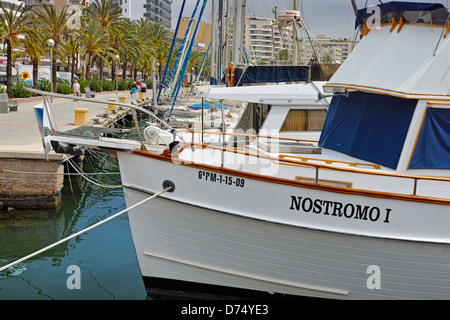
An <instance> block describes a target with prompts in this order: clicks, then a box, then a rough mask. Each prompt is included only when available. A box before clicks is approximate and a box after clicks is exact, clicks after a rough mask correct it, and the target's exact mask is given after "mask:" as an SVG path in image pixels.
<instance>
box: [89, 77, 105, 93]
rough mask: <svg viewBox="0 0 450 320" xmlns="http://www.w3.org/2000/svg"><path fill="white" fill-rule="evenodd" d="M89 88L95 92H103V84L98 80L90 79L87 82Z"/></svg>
mask: <svg viewBox="0 0 450 320" xmlns="http://www.w3.org/2000/svg"><path fill="white" fill-rule="evenodd" d="M89 88H91V90H92V91H95V92H101V91H103V83H102V82H101V81H100V80H99V79H98V78H92V79H91V80H90V81H89Z"/></svg>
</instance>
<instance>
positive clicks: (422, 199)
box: [133, 150, 450, 205]
mask: <svg viewBox="0 0 450 320" xmlns="http://www.w3.org/2000/svg"><path fill="white" fill-rule="evenodd" d="M133 153H134V154H136V155H139V156H144V157H147V158H152V159H155V160H161V161H166V162H173V163H174V162H176V161H177V160H176V158H174V157H173V156H175V155H172V156H171V155H170V154H169V153H168V152H167V153H163V154H162V155H160V154H154V153H151V152H148V151H140V150H133ZM262 157H265V156H262ZM267 158H270V157H267ZM273 160H275V161H279V159H277V158H273ZM286 162H289V161H287V160H286ZM294 163H299V164H305V165H307V166H313V167H314V166H317V167H324V168H331V169H335V170H342V171H350V172H356V173H369V174H379V175H386V176H393V177H403V178H414V177H416V178H417V179H424V178H431V179H429V180H438V181H450V178H436V177H422V176H410V175H400V174H390V173H379V172H371V171H368V170H355V169H348V168H335V167H332V166H328V165H320V164H311V163H301V162H294ZM177 164H180V165H184V166H188V167H192V168H198V169H203V170H209V171H214V172H218V173H223V174H229V175H234V176H239V177H243V178H248V179H254V180H258V181H265V182H271V183H278V184H283V185H291V186H298V187H304V188H308V189H316V190H323V191H330V192H337V193H343V194H352V195H360V196H368V197H375V198H387V199H395V200H404V201H413V202H423V203H433V204H440V205H450V199H441V198H431V197H423V196H412V195H403V194H394V193H387V192H379V191H371V190H361V189H347V188H341V187H336V186H328V185H317V184H315V183H308V182H301V181H295V180H290V179H285V178H276V177H269V176H263V175H259V174H254V173H248V172H242V171H238V170H234V169H228V168H220V167H217V166H212V165H208V164H201V163H184V162H183V160H182V159H179V162H178V163H177Z"/></svg>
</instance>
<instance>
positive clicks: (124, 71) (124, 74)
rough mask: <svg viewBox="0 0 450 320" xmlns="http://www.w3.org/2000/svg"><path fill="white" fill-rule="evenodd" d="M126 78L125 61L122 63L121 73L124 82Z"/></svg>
mask: <svg viewBox="0 0 450 320" xmlns="http://www.w3.org/2000/svg"><path fill="white" fill-rule="evenodd" d="M126 78H127V61H124V63H123V72H122V79H123V80H125V79H126Z"/></svg>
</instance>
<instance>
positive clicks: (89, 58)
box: [85, 53, 91, 81]
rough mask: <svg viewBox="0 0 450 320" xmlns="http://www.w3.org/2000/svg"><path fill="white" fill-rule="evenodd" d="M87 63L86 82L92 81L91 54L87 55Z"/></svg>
mask: <svg viewBox="0 0 450 320" xmlns="http://www.w3.org/2000/svg"><path fill="white" fill-rule="evenodd" d="M85 61H86V63H85V68H86V81H89V80H91V56H90V54H89V53H88V54H86V60H85Z"/></svg>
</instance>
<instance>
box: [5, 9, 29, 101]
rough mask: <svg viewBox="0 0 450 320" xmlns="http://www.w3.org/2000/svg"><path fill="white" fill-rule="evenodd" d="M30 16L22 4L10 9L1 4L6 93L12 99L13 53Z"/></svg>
mask: <svg viewBox="0 0 450 320" xmlns="http://www.w3.org/2000/svg"><path fill="white" fill-rule="evenodd" d="M29 19H30V16H29V15H28V13H27V10H25V9H24V8H23V5H22V4H20V5H19V6H16V5H15V4H11V7H10V8H9V9H6V8H4V7H3V6H2V5H1V4H0V37H1V38H2V39H3V40H4V43H5V44H6V60H7V62H6V63H7V64H6V78H7V80H6V92H7V93H8V96H9V97H10V98H11V97H12V87H11V76H12V51H13V48H12V47H13V44H14V43H16V42H17V41H18V39H19V35H20V34H22V33H23V32H25V31H26V30H27V29H28V27H27V23H28V21H29Z"/></svg>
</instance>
